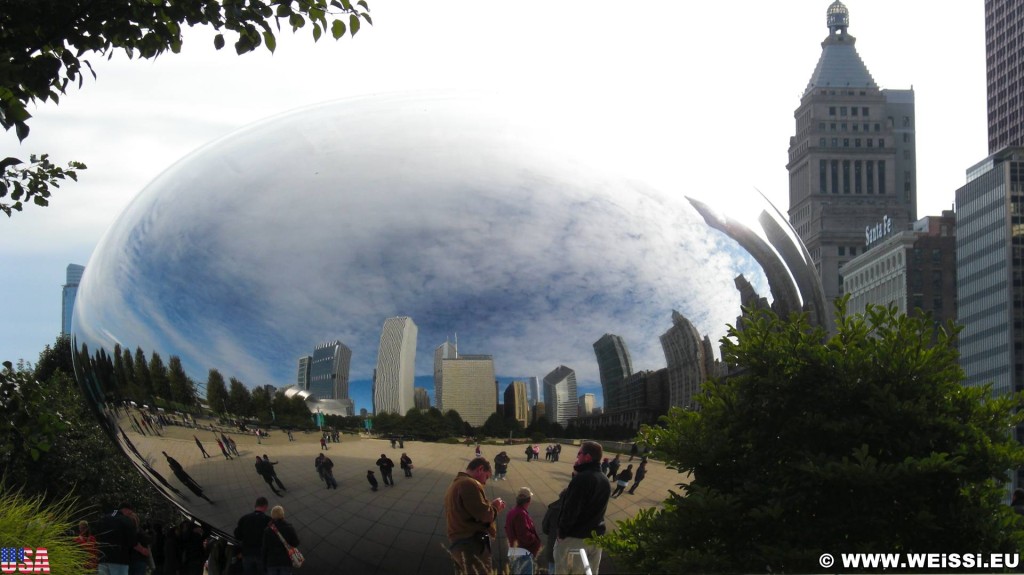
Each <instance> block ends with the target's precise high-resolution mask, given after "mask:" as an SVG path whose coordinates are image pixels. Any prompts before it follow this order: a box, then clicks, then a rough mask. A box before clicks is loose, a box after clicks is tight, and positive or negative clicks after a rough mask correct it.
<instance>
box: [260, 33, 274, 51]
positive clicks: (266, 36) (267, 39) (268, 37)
mask: <svg viewBox="0 0 1024 575" xmlns="http://www.w3.org/2000/svg"><path fill="white" fill-rule="evenodd" d="M263 43H264V44H266V45H267V50H270V53H271V54H273V53H274V49H276V48H277V38H275V37H274V34H273V33H271V32H270V31H264V32H263Z"/></svg>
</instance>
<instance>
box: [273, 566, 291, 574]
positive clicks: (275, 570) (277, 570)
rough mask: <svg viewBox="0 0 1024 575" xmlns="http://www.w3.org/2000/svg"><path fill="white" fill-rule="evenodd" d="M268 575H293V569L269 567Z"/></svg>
mask: <svg viewBox="0 0 1024 575" xmlns="http://www.w3.org/2000/svg"><path fill="white" fill-rule="evenodd" d="M267 575H292V568H291V567H267Z"/></svg>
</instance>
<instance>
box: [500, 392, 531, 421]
mask: <svg viewBox="0 0 1024 575" xmlns="http://www.w3.org/2000/svg"><path fill="white" fill-rule="evenodd" d="M504 415H505V417H511V418H512V419H515V420H516V421H518V422H519V423H521V424H522V425H523V428H524V429H525V428H526V427H527V426H529V425H530V402H529V400H528V399H527V393H526V382H525V381H513V382H512V383H509V384H508V387H506V388H505V414H504Z"/></svg>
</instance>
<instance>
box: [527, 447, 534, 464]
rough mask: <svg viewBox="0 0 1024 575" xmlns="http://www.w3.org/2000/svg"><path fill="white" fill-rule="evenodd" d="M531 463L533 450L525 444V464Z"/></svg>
mask: <svg viewBox="0 0 1024 575" xmlns="http://www.w3.org/2000/svg"><path fill="white" fill-rule="evenodd" d="M531 461H533V448H532V447H530V445H529V444H527V446H526V462H527V463H529V462H531Z"/></svg>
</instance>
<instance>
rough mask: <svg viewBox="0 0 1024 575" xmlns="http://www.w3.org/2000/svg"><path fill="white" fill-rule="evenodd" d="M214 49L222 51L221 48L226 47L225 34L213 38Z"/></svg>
mask: <svg viewBox="0 0 1024 575" xmlns="http://www.w3.org/2000/svg"><path fill="white" fill-rule="evenodd" d="M213 47H214V48H216V49H217V50H220V49H221V48H223V47H224V35H223V34H217V35H216V36H214V37H213Z"/></svg>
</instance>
